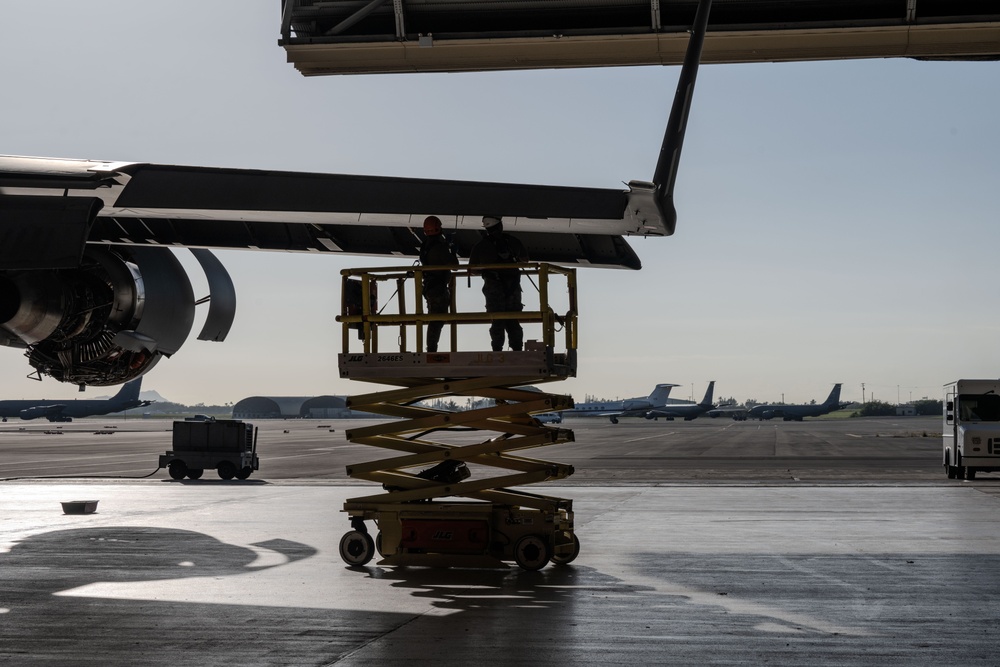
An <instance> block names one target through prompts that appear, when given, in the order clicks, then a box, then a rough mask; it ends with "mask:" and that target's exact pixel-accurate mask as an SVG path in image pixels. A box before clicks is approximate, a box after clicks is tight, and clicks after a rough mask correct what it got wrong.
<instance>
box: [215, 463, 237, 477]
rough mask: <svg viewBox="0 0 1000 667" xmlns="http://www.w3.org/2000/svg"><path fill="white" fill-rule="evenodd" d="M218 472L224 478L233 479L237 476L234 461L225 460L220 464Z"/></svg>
mask: <svg viewBox="0 0 1000 667" xmlns="http://www.w3.org/2000/svg"><path fill="white" fill-rule="evenodd" d="M216 472H218V473H219V477H221V478H222V479H232V478H233V477H236V466H234V465H233V463H232V461H223V462H222V463H220V464H219V465H218V468H217V470H216Z"/></svg>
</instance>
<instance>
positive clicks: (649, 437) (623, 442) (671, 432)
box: [622, 431, 677, 444]
mask: <svg viewBox="0 0 1000 667" xmlns="http://www.w3.org/2000/svg"><path fill="white" fill-rule="evenodd" d="M674 433H677V431H667V432H666V433H657V434H656V435H647V436H646V437H644V438H632V439H631V440H622V444H625V443H629V442H639V441H640V440H652V439H653V438H662V437H663V436H665V435H673V434H674Z"/></svg>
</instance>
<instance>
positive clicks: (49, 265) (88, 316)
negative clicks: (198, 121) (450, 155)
mask: <svg viewBox="0 0 1000 667" xmlns="http://www.w3.org/2000/svg"><path fill="white" fill-rule="evenodd" d="M709 5H710V2H709V1H708V0H702V2H701V9H700V10H699V13H698V16H697V17H696V20H695V27H694V30H693V32H692V36H691V39H690V40H689V49H688V51H689V53H688V57H687V58H686V59H685V63H684V65H683V67H682V68H681V73H680V77H679V80H678V85H677V91H676V94H675V96H674V102H673V105H672V107H671V111H670V116H669V119H668V122H667V128H666V132H665V134H664V138H663V142H662V143H661V147H660V155H659V159H658V160H657V164H656V167H655V171H654V173H653V176H652V180H651V181H635V180H633V181H630V182H629V183H628V184H627V186H626V187H625V189H621V188H618V189H599V188H584V187H557V186H543V185H514V184H506V183H483V182H471V181H451V180H429V179H418V178H387V177H380V176H357V175H340V174H318V173H295V172H278V171H257V170H249V169H218V168H210V167H191V166H170V165H162V164H143V163H134V162H106V161H101V160H89V159H54V158H41V157H18V156H5V157H0V345H6V346H12V347H16V348H22V349H24V350H25V356H26V357H27V358H28V363H29V365H30V366H31V367H32V368H33V369H34V371H33V375H34V376H36V377H38V379H41V376H43V375H47V376H50V377H53V378H55V379H57V380H59V381H62V382H68V383H73V384H76V385H78V386H79V387H80V389H81V390H82V389H83V388H84V387H86V386H102V385H115V384H120V383H122V382H127V381H129V380H132V379H134V378H137V377H139V376H141V375H142V374H143V373H145V372H147V371H148V370H150V369H151V368H152V367H153V366H154V365H155V364H156V363H158V362H159V361H160V360H161V359H162V358H163V357H170V356H171V355H173V354H174V353H175V352H176V351H177V350H178V349H180V347H181V345H182V344H183V343H184V341H185V340H186V338H187V336H188V334H189V332H190V330H191V327H192V324H193V320H194V308H195V305H196V301H195V299H194V296H193V293H192V288H191V284H190V281H189V279H188V277H187V274H186V273H185V271H184V270H183V268H182V267H181V265H180V264H179V262H178V261H177V259H176V258H175V257H174V255H173V251H172V248H178V247H188V248H190V249H191V251H192V252H193V253H194V255H195V257H196V258H197V260H198V262H199V263H200V264H201V266H202V268H203V269H204V270H205V274H206V278H207V281H208V285H209V290H210V292H211V294H210V296H209V297H206V298H205V299H202V300H199V301H198V303H200V302H202V301H207V302H208V304H209V306H208V308H209V310H208V313H207V317H206V320H205V325H204V327H203V328H202V331H201V333H200V334H199V335H198V338H199V339H201V340H214V341H222V340H224V339H225V338H226V335H227V334H228V332H229V328H230V326H231V325H232V322H233V318H234V317H235V312H236V291H235V288H234V286H233V283H232V280H231V279H230V277H229V274H228V273H227V272H226V270H225V268H224V267H223V266H222V264H221V263H220V262H219V260H218V259H216V257H215V256H214V255H213V254H212V253H211V251H210V250H209V249H211V248H245V249H252V250H284V251H296V252H321V253H322V252H337V253H350V254H359V255H390V256H400V257H415V256H417V254H418V248H419V246H420V243H421V241H422V234H421V231H422V227H421V225H422V222H423V219H424V217H425V216H427V215H431V214H433V215H436V216H438V217H439V218H441V220H442V221H443V222H444V223H445V226H446V227H447V228H449V230H451V231H452V232H453V241H454V244H455V246H456V248H457V250H458V252H459V254H460V255H462V256H464V257H468V255H469V252H470V251H471V249H472V246H473V245H474V244H475V243H476V241H478V239H479V238H480V235H481V231H480V230H481V220H482V217H483V216H484V215H492V216H502V218H503V220H504V223H505V226H506V228H507V230H508V231H513V232H515V233H517V235H518V237H519V238H520V239H521V240H522V241H523V243H524V245H525V246H526V248H527V250H528V253H529V256H530V257H531V258H532V259H533V260H536V261H546V262H554V263H559V264H569V265H573V264H576V265H580V266H605V267H623V268H630V269H638V268H640V262H639V259H638V257H637V256H636V254H635V252H634V251H633V250H632V248H631V247H630V246H629V245H628V242H627V241H626V240H625V238H624V237H626V236H641V237H649V236H652V237H659V236H668V235H670V234H672V233H673V232H674V227H675V223H676V212H675V209H674V204H673V190H674V183H675V180H676V175H677V167H678V164H679V159H680V152H681V147H682V144H683V138H684V130H685V127H686V125H687V117H688V112H689V110H690V106H691V97H692V93H693V89H694V83H695V78H696V75H697V70H698V63H699V61H700V55H701V46H702V43H703V41H704V35H705V30H706V27H707V24H708V8H709Z"/></svg>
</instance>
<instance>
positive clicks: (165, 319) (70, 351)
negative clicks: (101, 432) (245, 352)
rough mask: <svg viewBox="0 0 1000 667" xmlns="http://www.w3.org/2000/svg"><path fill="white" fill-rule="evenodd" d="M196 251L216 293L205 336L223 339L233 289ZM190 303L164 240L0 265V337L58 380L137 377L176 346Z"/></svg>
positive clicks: (187, 286) (103, 381)
mask: <svg viewBox="0 0 1000 667" xmlns="http://www.w3.org/2000/svg"><path fill="white" fill-rule="evenodd" d="M199 253H201V256H199ZM196 256H197V257H198V259H199V262H201V264H202V266H203V267H205V268H206V273H207V274H209V276H208V277H209V283H210V286H211V287H213V292H214V291H216V290H215V288H216V287H218V288H219V291H220V292H221V293H222V294H221V298H220V299H219V300H218V303H216V300H215V299H213V300H212V309H211V310H210V314H209V320H210V321H211V324H212V326H213V327H214V329H213V332H212V333H210V334H208V337H209V338H210V339H212V340H223V339H224V338H225V335H226V333H228V330H229V326H230V325H231V324H232V319H233V317H235V290H233V288H232V281H231V280H230V279H229V275H228V274H227V273H226V272H225V269H223V268H221V264H220V263H219V262H218V260H216V259H215V258H214V256H211V255H210V253H208V251H204V250H202V251H197V252H196ZM209 257H210V259H209ZM220 272H221V275H220ZM227 285H228V292H227V287H226V286H227ZM194 308H195V300H194V292H193V290H192V288H191V282H190V281H189V280H188V277H187V274H186V273H185V272H184V269H183V267H182V266H181V264H180V262H178V261H177V258H176V257H174V255H173V253H172V252H171V251H170V250H169V249H167V248H155V247H129V248H123V247H112V246H88V247H87V250H86V252H85V253H84V255H83V260H82V261H81V263H80V266H78V267H76V268H63V269H37V270H36V269H29V270H9V271H2V272H0V323H2V324H0V344H3V345H9V346H14V347H23V348H25V356H27V357H28V363H29V364H31V366H32V367H33V368H34V369H35V370H36V371H37V372H38V373H39V374H42V375H49V376H51V377H53V378H55V379H56V380H59V381H61V382H71V383H74V384H79V385H90V386H104V385H115V384H121V383H123V382H127V381H129V380H132V379H134V378H136V377H139V376H140V375H142V374H143V373H145V372H146V371H148V370H149V369H150V368H152V367H153V366H154V365H155V364H156V363H157V362H158V361H159V360H160V359H161V358H162V357H165V356H166V357H169V356H170V355H172V354H173V353H174V352H176V351H177V350H178V349H180V347H181V345H182V344H183V343H184V341H185V340H186V339H187V336H188V334H189V333H190V331H191V326H192V324H193V322H194ZM208 328H209V322H206V330H207V329H208ZM206 330H203V331H202V334H201V336H199V337H202V338H204V337H206Z"/></svg>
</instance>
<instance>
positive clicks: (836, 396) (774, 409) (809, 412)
mask: <svg viewBox="0 0 1000 667" xmlns="http://www.w3.org/2000/svg"><path fill="white" fill-rule="evenodd" d="M841 407H842V404H841V403H840V383H837V384H835V385H833V391H831V392H830V395H829V396H827V397H826V400H825V401H823V402H822V403H817V404H815V405H755V406H754V407H752V408H750V412H748V413H747V415H748V416H749V417H750V418H751V419H761V420H763V419H775V418H777V417H780V418H781V419H783V420H784V421H786V422H788V421H798V422H800V421H802V418H803V417H819V416H820V415H825V414H828V413H830V412H833V411H834V410H839V409H840V408H841Z"/></svg>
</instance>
